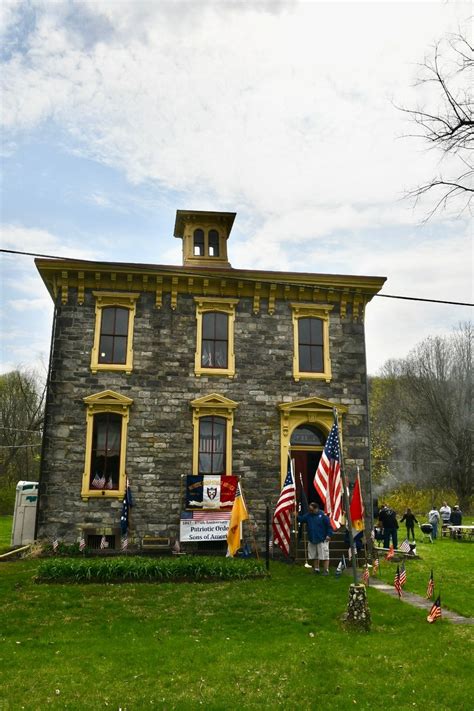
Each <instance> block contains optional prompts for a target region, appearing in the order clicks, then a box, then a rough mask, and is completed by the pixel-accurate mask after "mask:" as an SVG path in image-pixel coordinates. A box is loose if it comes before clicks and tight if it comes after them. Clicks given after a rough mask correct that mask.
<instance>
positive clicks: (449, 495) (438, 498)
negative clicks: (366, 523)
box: [379, 484, 468, 516]
mask: <svg viewBox="0 0 474 711" xmlns="http://www.w3.org/2000/svg"><path fill="white" fill-rule="evenodd" d="M382 500H383V502H384V503H386V504H387V505H388V506H391V507H392V508H393V509H395V511H396V512H397V513H398V514H399V515H400V516H401V515H402V513H404V512H405V509H406V508H408V507H409V508H411V510H412V511H413V513H415V514H418V515H420V516H426V515H427V513H428V511H429V510H430V509H431V508H432V507H433V506H436V508H437V509H439V507H440V506H442V504H443V501H447V502H448V504H449V505H450V506H451V508H452V507H453V505H454V504H455V503H457V497H456V494H455V493H454V491H451V490H449V489H417V488H416V486H413V484H405V485H404V486H400V487H399V488H398V489H394V490H393V491H391V492H390V493H388V494H385V495H384V496H383V497H381V498H379V502H381V501H382ZM464 513H465V514H466V513H468V512H467V511H464Z"/></svg>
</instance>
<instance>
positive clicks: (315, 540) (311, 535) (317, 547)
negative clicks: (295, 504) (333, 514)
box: [298, 501, 333, 575]
mask: <svg viewBox="0 0 474 711" xmlns="http://www.w3.org/2000/svg"><path fill="white" fill-rule="evenodd" d="M298 521H299V522H300V523H305V524H306V526H307V529H308V560H309V562H310V563H311V565H312V566H313V572H314V573H316V574H318V573H319V572H320V568H319V562H320V561H322V562H323V575H329V541H330V539H331V536H332V534H333V530H332V528H331V523H330V521H329V516H327V515H326V514H325V513H324V512H323V511H321V510H320V508H319V504H317V503H316V502H314V501H313V502H311V503H310V505H309V511H308V513H306V514H299V516H298Z"/></svg>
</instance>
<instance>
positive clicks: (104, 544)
mask: <svg viewBox="0 0 474 711" xmlns="http://www.w3.org/2000/svg"><path fill="white" fill-rule="evenodd" d="M100 547H101V549H103V548H108V547H109V544H108V543H107V539H106V537H105V536H102V538H101V539H100Z"/></svg>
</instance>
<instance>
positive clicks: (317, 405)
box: [278, 397, 348, 415]
mask: <svg viewBox="0 0 474 711" xmlns="http://www.w3.org/2000/svg"><path fill="white" fill-rule="evenodd" d="M334 408H336V410H337V412H338V413H340V414H345V413H346V412H347V410H348V408H347V407H346V406H345V405H340V404H338V403H335V402H331V401H330V400H323V398H320V397H308V398H305V399H304V400H294V401H293V402H284V403H282V404H281V405H278V409H279V410H280V412H281V413H285V412H301V413H303V412H319V413H324V414H325V415H327V414H328V412H330V413H331V414H332V412H333V409H334Z"/></svg>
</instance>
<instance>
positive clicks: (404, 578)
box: [400, 563, 407, 587]
mask: <svg viewBox="0 0 474 711" xmlns="http://www.w3.org/2000/svg"><path fill="white" fill-rule="evenodd" d="M406 581H407V571H406V569H405V563H402V567H401V568H400V585H401V586H402V587H403V586H404V585H405V583H406Z"/></svg>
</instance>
